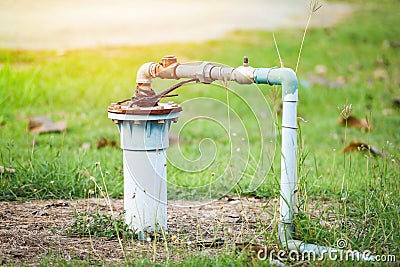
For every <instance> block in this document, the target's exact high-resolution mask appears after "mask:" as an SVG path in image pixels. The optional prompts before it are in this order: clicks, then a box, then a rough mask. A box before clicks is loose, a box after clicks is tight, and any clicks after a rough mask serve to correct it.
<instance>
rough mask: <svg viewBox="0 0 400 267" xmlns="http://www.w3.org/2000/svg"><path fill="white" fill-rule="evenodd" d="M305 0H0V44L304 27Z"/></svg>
mask: <svg viewBox="0 0 400 267" xmlns="http://www.w3.org/2000/svg"><path fill="white" fill-rule="evenodd" d="M309 2H310V1H309V0H280V1H273V0H247V1H239V0H220V1H212V0H204V1H196V0H187V1H182V0H169V1H164V0H152V1H143V0H117V1H109V0H103V1H97V0H80V1H70V0H57V1H52V0H35V1H26V0H13V1H7V0H6V1H0V25H1V27H0V48H18V49H73V48H84V47H96V46H120V45H146V44H153V43H166V42H191V41H204V40H210V39H218V38H221V37H223V36H224V35H225V34H226V33H227V32H230V31H235V30H243V29H261V30H270V31H272V30H276V29H278V28H293V27H296V28H304V27H305V24H306V22H307V17H308V14H309ZM320 2H321V4H322V5H323V6H322V8H321V9H320V10H318V12H317V13H316V14H315V15H314V16H313V18H312V20H311V26H318V27H327V26H331V25H334V24H336V23H338V22H340V21H341V20H343V19H344V18H346V17H347V16H349V15H350V14H351V13H352V11H353V10H354V6H352V5H349V4H346V3H331V2H329V3H327V2H325V1H320Z"/></svg>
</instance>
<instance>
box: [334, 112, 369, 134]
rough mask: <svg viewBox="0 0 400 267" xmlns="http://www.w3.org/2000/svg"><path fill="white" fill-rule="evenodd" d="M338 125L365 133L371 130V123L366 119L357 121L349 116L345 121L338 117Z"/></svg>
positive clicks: (354, 117) (357, 119)
mask: <svg viewBox="0 0 400 267" xmlns="http://www.w3.org/2000/svg"><path fill="white" fill-rule="evenodd" d="M338 124H339V125H342V126H347V127H352V128H356V129H359V130H365V131H370V130H372V129H373V127H372V125H371V122H370V121H369V120H368V118H364V119H359V118H357V117H356V116H353V115H350V116H349V117H348V118H347V119H345V118H344V117H340V118H339V120H338Z"/></svg>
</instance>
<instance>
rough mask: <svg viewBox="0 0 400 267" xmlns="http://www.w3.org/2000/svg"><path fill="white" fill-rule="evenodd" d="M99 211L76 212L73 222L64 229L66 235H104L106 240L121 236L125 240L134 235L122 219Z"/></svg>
mask: <svg viewBox="0 0 400 267" xmlns="http://www.w3.org/2000/svg"><path fill="white" fill-rule="evenodd" d="M122 214H123V213H120V214H119V217H117V218H114V217H113V216H111V215H107V214H100V213H87V212H77V213H75V214H74V218H75V220H74V222H73V223H72V224H71V225H70V227H69V229H67V231H66V235H68V236H80V237H83V236H90V237H95V238H97V237H106V238H107V240H111V239H114V238H118V237H122V238H124V239H125V240H127V239H131V238H134V237H135V234H134V232H133V230H132V229H130V228H129V226H128V225H127V224H125V222H124V219H123V218H121V215H122Z"/></svg>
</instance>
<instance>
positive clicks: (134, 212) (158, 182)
mask: <svg viewBox="0 0 400 267" xmlns="http://www.w3.org/2000/svg"><path fill="white" fill-rule="evenodd" d="M123 155H124V210H125V222H126V223H127V224H128V225H131V226H132V228H134V229H135V230H136V231H137V232H138V233H139V234H141V235H142V236H141V238H144V235H145V233H150V232H153V231H166V230H167V172H166V163H167V159H166V155H165V150H163V149H161V150H158V151H131V150H124V153H123Z"/></svg>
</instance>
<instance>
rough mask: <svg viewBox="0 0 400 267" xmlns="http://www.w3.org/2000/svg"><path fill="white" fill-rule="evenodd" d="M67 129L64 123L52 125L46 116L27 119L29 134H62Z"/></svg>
mask: <svg viewBox="0 0 400 267" xmlns="http://www.w3.org/2000/svg"><path fill="white" fill-rule="evenodd" d="M66 128H67V122H66V121H59V122H57V123H54V122H53V121H52V120H51V119H50V118H48V117H46V116H39V117H34V118H30V119H29V131H30V133H31V134H41V133H52V132H62V131H64V130H65V129H66Z"/></svg>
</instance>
